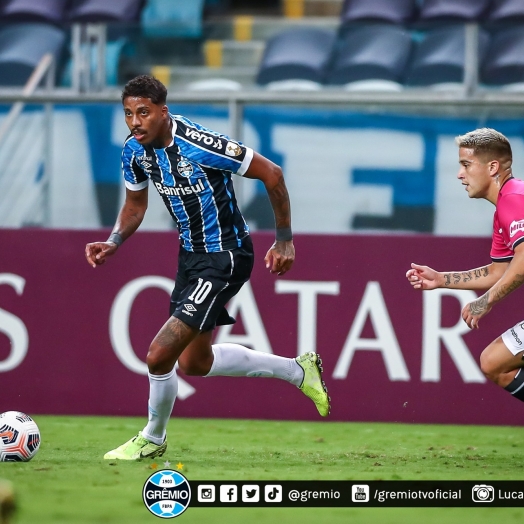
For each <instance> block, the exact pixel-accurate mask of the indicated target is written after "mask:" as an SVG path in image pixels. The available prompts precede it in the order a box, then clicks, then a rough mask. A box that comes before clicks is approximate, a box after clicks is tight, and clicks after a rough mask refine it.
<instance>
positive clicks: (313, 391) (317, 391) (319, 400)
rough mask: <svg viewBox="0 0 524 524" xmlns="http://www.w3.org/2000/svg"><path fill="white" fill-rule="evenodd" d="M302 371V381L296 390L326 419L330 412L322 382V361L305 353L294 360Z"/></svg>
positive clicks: (318, 357) (324, 385)
mask: <svg viewBox="0 0 524 524" xmlns="http://www.w3.org/2000/svg"><path fill="white" fill-rule="evenodd" d="M295 360H296V361H297V364H298V365H299V366H300V367H301V368H302V369H303V370H304V379H303V380H302V384H301V385H300V386H299V388H298V389H300V391H302V393H304V395H306V397H309V398H310V399H311V400H312V401H313V402H314V403H315V406H317V409H318V412H319V413H320V414H321V415H322V416H323V417H327V416H328V415H329V412H330V411H331V406H330V404H329V401H330V400H331V399H330V398H329V397H328V394H327V388H326V384H325V383H324V381H323V380H322V360H320V356H319V355H318V354H317V353H305V354H304V355H300V356H299V357H297V358H296V359H295Z"/></svg>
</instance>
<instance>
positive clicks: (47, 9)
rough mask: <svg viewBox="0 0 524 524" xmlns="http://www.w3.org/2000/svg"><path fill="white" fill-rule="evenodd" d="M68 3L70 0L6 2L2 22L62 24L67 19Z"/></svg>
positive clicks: (18, 0)
mask: <svg viewBox="0 0 524 524" xmlns="http://www.w3.org/2000/svg"><path fill="white" fill-rule="evenodd" d="M67 2H68V0H38V1H37V2H36V1H35V0H4V2H3V3H2V4H1V7H0V20H2V21H6V22H50V23H53V24H60V23H61V22H63V20H64V18H65V14H64V13H65V8H66V4H67Z"/></svg>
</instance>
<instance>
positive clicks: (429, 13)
mask: <svg viewBox="0 0 524 524" xmlns="http://www.w3.org/2000/svg"><path fill="white" fill-rule="evenodd" d="M490 3H491V0H423V1H422V4H421V6H420V12H419V17H418V22H473V21H479V20H481V19H482V18H484V17H485V16H486V15H487V12H488V10H489V6H490Z"/></svg>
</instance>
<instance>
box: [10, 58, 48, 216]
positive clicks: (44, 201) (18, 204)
mask: <svg viewBox="0 0 524 524" xmlns="http://www.w3.org/2000/svg"><path fill="white" fill-rule="evenodd" d="M54 78H55V63H54V58H53V56H52V55H51V54H45V55H44V56H43V57H42V58H41V60H40V62H39V63H38V64H37V66H36V67H35V69H34V70H33V72H32V73H31V75H30V77H29V79H28V80H27V82H26V84H25V86H24V88H23V89H22V91H21V93H20V95H21V99H19V100H16V101H14V103H13V105H12V107H11V109H10V110H9V112H8V113H7V115H6V117H5V118H4V120H3V121H2V124H1V125H0V153H3V151H2V150H3V149H5V148H6V147H11V144H10V143H8V142H6V138H7V136H8V134H10V132H12V130H13V128H14V127H15V125H16V124H17V121H18V119H19V118H20V116H21V114H22V112H23V110H24V107H25V104H26V103H27V100H25V99H30V98H31V97H32V96H34V94H35V92H36V90H37V87H38V86H39V85H40V83H41V82H42V80H44V79H45V88H44V89H40V90H39V92H42V93H47V94H48V95H49V94H51V93H52V92H53V90H54ZM52 117H53V106H52V102H50V101H49V100H46V101H45V102H44V112H43V129H42V133H43V139H42V148H43V155H42V176H40V177H38V180H37V181H36V182H35V183H33V182H32V181H30V182H29V185H31V186H32V187H30V188H29V190H28V188H27V187H26V186H27V184H28V181H27V180H26V179H24V178H22V177H19V176H18V177H17V176H16V175H17V174H18V173H17V169H16V168H13V169H11V165H13V164H15V163H16V161H17V159H16V155H14V154H11V151H9V154H8V155H7V158H8V160H7V162H6V163H4V164H3V166H2V170H1V171H0V187H2V186H4V190H3V191H1V192H0V220H2V218H3V220H2V222H4V221H5V219H6V218H7V217H9V216H11V217H12V216H13V214H14V215H16V216H18V217H20V216H24V218H23V219H22V220H26V221H29V222H32V221H33V218H31V217H34V216H35V214H38V212H39V211H40V212H41V216H42V219H41V222H43V224H49V223H50V209H49V202H50V198H49V195H50V191H51V187H50V186H51V159H52V136H51V133H52ZM23 133H24V135H26V136H27V134H29V133H34V129H33V128H29V129H27V130H24V132H23ZM23 138H24V137H21V138H20V139H19V140H16V142H15V147H17V146H19V145H20V143H21V142H23ZM6 144H7V145H6ZM13 174H14V176H13ZM38 201H40V203H41V206H42V207H41V209H40V210H38V207H39V206H38ZM13 210H15V213H13Z"/></svg>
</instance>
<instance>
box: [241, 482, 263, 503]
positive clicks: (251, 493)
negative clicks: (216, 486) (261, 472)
mask: <svg viewBox="0 0 524 524" xmlns="http://www.w3.org/2000/svg"><path fill="white" fill-rule="evenodd" d="M259 500H260V487H259V486H257V485H256V484H245V485H243V486H242V502H259Z"/></svg>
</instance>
